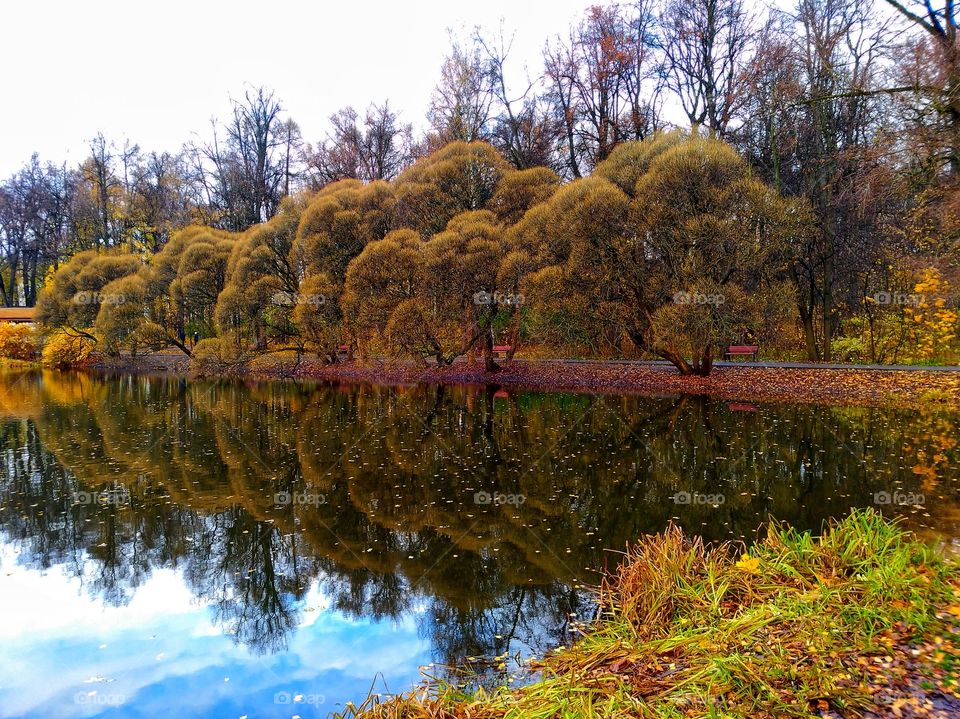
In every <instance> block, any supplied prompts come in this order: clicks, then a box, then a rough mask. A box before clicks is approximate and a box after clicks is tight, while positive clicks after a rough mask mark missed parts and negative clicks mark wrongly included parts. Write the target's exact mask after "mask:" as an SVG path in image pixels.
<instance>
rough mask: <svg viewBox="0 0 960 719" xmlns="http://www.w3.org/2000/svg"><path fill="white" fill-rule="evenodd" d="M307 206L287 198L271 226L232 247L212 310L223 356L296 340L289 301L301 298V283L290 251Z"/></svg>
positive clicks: (252, 231) (258, 227) (256, 227)
mask: <svg viewBox="0 0 960 719" xmlns="http://www.w3.org/2000/svg"><path fill="white" fill-rule="evenodd" d="M303 204H304V202H303V200H302V199H299V198H287V199H286V200H284V202H283V204H282V205H281V208H280V211H279V212H278V213H277V214H276V215H275V216H274V217H273V218H271V219H270V221H269V222H265V223H263V224H261V225H254V226H253V227H251V228H250V229H249V230H247V231H246V232H244V233H243V235H242V236H241V237H240V239H239V240H237V242H236V244H235V246H234V247H233V250H232V252H231V254H230V259H229V261H228V263H227V273H226V284H225V285H224V288H223V291H222V292H221V293H220V296H219V298H218V299H217V305H216V308H215V310H214V321H215V324H216V327H217V331H218V333H219V335H220V337H219V344H220V348H219V349H221V350H223V351H224V352H225V354H228V355H231V356H234V355H236V356H240V355H243V354H245V353H247V352H250V351H262V350H265V349H267V345H268V341H269V340H270V339H277V340H280V341H284V340H288V339H291V338H293V339H297V338H296V337H294V334H295V333H294V328H293V324H292V317H291V315H292V310H293V306H294V302H293V301H292V300H291V298H295V297H297V295H298V292H299V289H300V280H299V277H298V276H297V272H296V269H295V267H294V266H293V264H292V262H291V249H292V247H293V242H294V238H295V235H296V231H297V226H298V224H299V222H300V216H301V213H302V211H303ZM208 344H209V343H208ZM227 345H232V346H231V347H227ZM211 349H212V348H211Z"/></svg>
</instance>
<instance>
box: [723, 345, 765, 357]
mask: <svg viewBox="0 0 960 719" xmlns="http://www.w3.org/2000/svg"><path fill="white" fill-rule="evenodd" d="M759 351H760V348H759V347H758V346H757V345H730V346H729V347H727V348H726V349H725V350H724V351H723V358H724V359H733V358H734V357H749V358H750V359H753V360H756V359H757V352H759Z"/></svg>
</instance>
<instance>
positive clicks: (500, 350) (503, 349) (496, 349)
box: [493, 345, 513, 357]
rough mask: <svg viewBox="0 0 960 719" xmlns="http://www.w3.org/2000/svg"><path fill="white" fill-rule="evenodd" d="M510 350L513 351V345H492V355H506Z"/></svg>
mask: <svg viewBox="0 0 960 719" xmlns="http://www.w3.org/2000/svg"><path fill="white" fill-rule="evenodd" d="M510 352H513V345H494V346H493V356H494V357H499V356H501V355H503V356H504V357H506V356H507V355H508V354H509V353H510Z"/></svg>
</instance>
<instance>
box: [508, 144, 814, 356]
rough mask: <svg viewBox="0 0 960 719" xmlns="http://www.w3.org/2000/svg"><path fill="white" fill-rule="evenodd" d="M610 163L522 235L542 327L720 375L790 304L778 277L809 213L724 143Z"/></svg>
mask: <svg viewBox="0 0 960 719" xmlns="http://www.w3.org/2000/svg"><path fill="white" fill-rule="evenodd" d="M610 162H611V163H612V164H611V165H610V166H605V165H604V164H601V165H600V166H599V167H598V169H597V172H596V175H595V176H593V177H590V178H586V179H583V180H578V181H576V182H573V183H571V184H569V185H567V186H565V187H564V188H562V189H561V190H560V191H559V192H557V193H556V194H555V195H554V196H553V197H552V198H551V200H550V201H549V202H547V203H544V204H541V205H538V206H536V207H534V208H532V209H531V210H530V211H529V212H528V213H527V214H526V215H525V216H524V218H523V220H522V221H521V222H520V223H519V224H518V225H517V226H515V227H514V228H513V229H512V230H511V239H512V245H513V247H514V251H515V252H516V253H519V254H518V257H523V254H524V253H526V255H528V256H529V262H530V264H531V265H532V268H533V269H531V271H530V272H528V274H527V275H526V276H525V277H524V279H523V285H522V286H523V288H524V294H525V295H526V296H527V298H528V302H529V305H530V312H531V314H532V317H533V319H534V321H535V322H536V321H538V320H539V321H540V323H541V326H543V327H545V328H546V330H547V332H548V333H552V334H553V335H554V336H557V337H559V338H560V339H561V340H566V341H574V342H587V343H588V344H589V345H591V347H593V349H594V350H597V349H601V350H602V349H603V347H604V346H606V347H610V348H613V349H617V350H619V349H620V347H621V342H622V341H623V340H624V339H629V340H630V341H632V343H633V344H634V345H635V346H636V347H637V348H639V349H640V350H642V351H645V352H650V353H652V354H655V355H658V356H660V357H663V358H665V359H667V360H669V361H670V362H671V363H673V364H674V365H675V366H676V367H677V369H678V370H679V371H680V372H681V373H683V374H708V373H709V372H710V369H711V366H712V361H713V354H714V352H715V350H716V349H717V347H718V345H719V344H720V343H721V342H724V341H729V340H735V339H736V338H737V337H738V336H740V335H742V334H744V333H746V332H749V331H750V330H751V329H753V328H755V327H757V326H759V323H760V322H761V320H762V319H763V315H764V312H765V309H766V308H767V302H768V301H769V302H770V303H773V304H775V300H776V298H777V297H778V296H782V295H783V292H782V288H780V287H777V286H775V284H774V281H775V276H776V271H777V269H778V268H780V267H782V264H783V255H782V251H783V247H784V244H785V240H786V238H787V237H788V236H789V235H790V234H791V233H796V232H799V231H800V227H801V225H802V222H803V221H804V219H805V215H804V212H803V208H802V207H801V206H799V205H795V204H791V203H788V202H786V201H784V200H783V199H782V198H780V197H779V196H778V195H777V194H776V193H775V192H773V191H772V190H771V189H770V188H768V187H766V186H765V185H763V184H762V183H760V182H758V181H757V180H755V179H754V178H753V176H752V174H751V171H750V168H749V167H748V166H747V164H746V163H745V162H744V161H743V160H742V159H741V158H740V157H739V156H738V155H737V153H736V152H735V151H734V150H733V149H732V148H731V147H729V146H728V145H726V144H724V143H722V142H720V141H717V140H701V139H692V140H685V141H680V140H679V139H677V138H674V139H672V140H665V139H664V138H661V137H653V138H649V139H648V140H644V141H643V142H641V143H639V144H637V145H635V146H632V147H631V146H630V145H629V144H628V145H626V146H621V148H618V151H617V153H615V154H614V155H612V156H611V158H610ZM605 176H606V177H612V178H614V179H616V180H617V184H614V183H613V182H611V181H610V180H608V179H605ZM632 176H633V177H636V182H635V184H634V187H633V189H632V192H631V193H630V195H628V194H627V193H626V192H625V191H624V190H623V189H622V188H623V187H626V188H629V186H630V180H632V179H633V178H632ZM631 195H632V197H631Z"/></svg>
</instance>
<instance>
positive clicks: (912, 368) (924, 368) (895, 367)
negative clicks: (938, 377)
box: [513, 357, 960, 372]
mask: <svg viewBox="0 0 960 719" xmlns="http://www.w3.org/2000/svg"><path fill="white" fill-rule="evenodd" d="M513 361H514V362H549V363H561V364H630V365H640V366H649V367H671V368H672V367H673V365H672V364H670V363H669V362H667V361H666V360H630V359H615V360H591V359H537V360H529V359H524V358H522V357H516V358H514V360H513ZM713 366H714V367H759V368H761V369H762V368H767V369H776V368H781V369H852V370H880V371H882V370H888V371H897V372H900V371H902V372H960V367H958V366H955V365H942V366H938V365H908V364H822V363H817V362H725V361H718V362H714V363H713Z"/></svg>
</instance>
